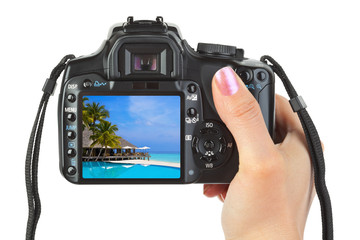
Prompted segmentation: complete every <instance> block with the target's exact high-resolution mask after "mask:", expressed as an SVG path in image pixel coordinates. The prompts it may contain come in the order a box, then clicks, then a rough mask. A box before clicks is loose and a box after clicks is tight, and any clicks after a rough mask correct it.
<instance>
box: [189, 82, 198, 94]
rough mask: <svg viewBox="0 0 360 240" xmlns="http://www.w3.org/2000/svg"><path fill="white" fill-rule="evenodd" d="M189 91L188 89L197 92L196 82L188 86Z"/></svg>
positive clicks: (190, 91)
mask: <svg viewBox="0 0 360 240" xmlns="http://www.w3.org/2000/svg"><path fill="white" fill-rule="evenodd" d="M187 91H188V92H189V93H194V92H196V86H195V84H189V85H188V86H187Z"/></svg>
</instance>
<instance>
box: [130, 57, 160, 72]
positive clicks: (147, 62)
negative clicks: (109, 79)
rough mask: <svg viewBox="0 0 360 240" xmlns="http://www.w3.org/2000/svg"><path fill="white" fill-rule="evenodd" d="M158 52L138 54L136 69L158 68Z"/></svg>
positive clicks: (135, 61) (148, 69)
mask: <svg viewBox="0 0 360 240" xmlns="http://www.w3.org/2000/svg"><path fill="white" fill-rule="evenodd" d="M157 59H158V55H157V54H151V55H149V54H136V55H135V56H134V70H135V71H156V70H157V69H158V66H157V63H158V61H157Z"/></svg>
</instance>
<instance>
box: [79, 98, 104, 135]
mask: <svg viewBox="0 0 360 240" xmlns="http://www.w3.org/2000/svg"><path fill="white" fill-rule="evenodd" d="M85 100H86V99H85ZM83 104H84V101H83ZM109 116H110V114H109V111H108V110H106V109H105V106H104V105H101V106H100V103H95V102H92V103H91V104H90V103H87V104H86V105H85V107H83V124H84V125H85V127H88V128H89V129H90V130H91V131H92V132H93V133H94V129H95V127H96V126H95V125H96V124H97V121H99V122H102V121H104V119H105V118H108V117H109Z"/></svg>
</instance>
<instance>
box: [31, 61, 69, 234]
mask: <svg viewBox="0 0 360 240" xmlns="http://www.w3.org/2000/svg"><path fill="white" fill-rule="evenodd" d="M73 58H75V56H74V55H67V56H65V57H64V58H63V59H61V61H60V62H59V64H58V65H57V66H56V67H55V68H54V69H53V70H52V72H51V74H50V77H49V78H48V79H47V80H46V82H45V85H44V87H43V92H44V94H43V96H42V98H41V101H40V105H39V109H38V112H37V115H36V118H35V122H34V126H33V128H32V131H31V135H30V140H29V145H28V148H27V153H26V160H25V182H26V192H27V197H28V206H29V215H28V222H27V228H26V240H33V239H34V238H35V230H36V225H37V223H38V221H39V217H40V213H41V203H40V197H39V191H38V163H39V152H40V141H41V134H42V129H43V125H44V118H45V112H46V106H47V104H48V100H49V97H50V96H51V95H52V94H53V92H54V90H55V86H56V80H57V79H58V78H59V76H60V74H61V72H62V71H63V70H64V69H65V67H66V63H67V61H68V60H70V59H73Z"/></svg>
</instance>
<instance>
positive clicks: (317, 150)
mask: <svg viewBox="0 0 360 240" xmlns="http://www.w3.org/2000/svg"><path fill="white" fill-rule="evenodd" d="M260 61H262V62H264V63H266V61H269V62H270V63H271V64H272V65H270V67H271V68H272V69H273V71H274V72H275V73H276V74H277V75H278V76H279V78H280V79H281V81H282V82H283V84H284V86H285V89H286V91H287V93H288V95H289V97H290V101H289V102H290V105H291V107H292V109H293V111H294V112H296V113H297V114H298V116H299V119H300V122H301V125H302V127H303V129H304V132H305V136H306V141H307V144H308V149H309V152H310V156H311V161H312V166H313V168H314V181H315V188H316V192H317V195H318V198H319V202H320V206H321V218H322V227H323V239H324V240H332V239H333V238H334V236H333V219H332V209H331V201H330V195H329V192H328V190H327V187H326V183H325V160H324V155H323V150H322V147H321V142H320V138H319V134H318V132H317V130H316V127H315V125H314V123H313V121H312V120H311V118H310V115H309V114H308V112H307V111H306V109H305V108H306V104H305V102H304V100H303V99H302V97H301V96H298V95H297V93H296V91H295V89H294V87H293V86H292V84H291V82H290V80H289V78H288V77H287V75H286V73H285V71H284V70H283V69H282V67H281V66H280V64H279V63H277V62H276V61H275V60H274V59H273V58H272V57H270V56H262V57H261V59H260Z"/></svg>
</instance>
